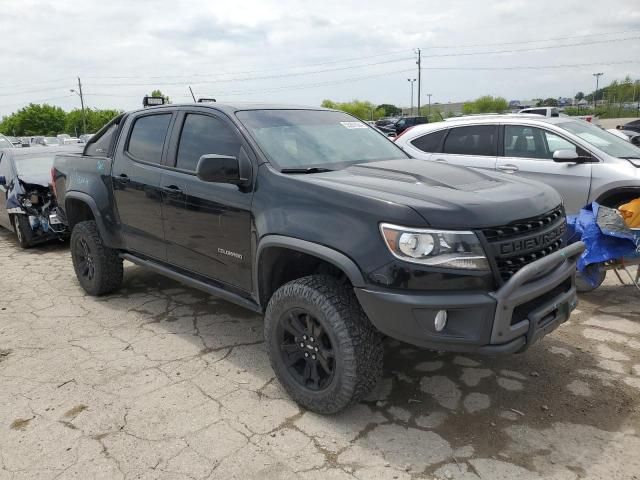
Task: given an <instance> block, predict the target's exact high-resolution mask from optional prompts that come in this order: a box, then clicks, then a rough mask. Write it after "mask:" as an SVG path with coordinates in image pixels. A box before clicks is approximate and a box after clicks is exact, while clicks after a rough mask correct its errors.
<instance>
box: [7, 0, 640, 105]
mask: <svg viewBox="0 0 640 480" xmlns="http://www.w3.org/2000/svg"><path fill="white" fill-rule="evenodd" d="M629 30H637V31H638V32H636V36H640V9H638V6H637V0H618V1H617V2H615V4H611V3H610V2H608V1H604V0H566V1H563V2H558V1H557V0H537V1H536V2H530V1H524V0H512V1H503V2H491V3H489V2H478V1H476V0H456V1H453V0H440V1H435V0H429V1H425V0H406V1H405V2H403V3H402V4H397V3H393V2H391V3H390V2H389V1H388V0H368V1H367V2H366V3H365V2H362V1H353V0H324V1H322V2H317V1H313V2H312V1H308V0H243V2H228V1H222V0H136V1H132V0H111V1H109V2H104V1H98V0H84V1H77V0H56V2H49V1H45V0H4V1H3V10H2V15H0V31H2V32H3V37H4V38H5V39H7V40H6V42H5V48H3V49H1V50H0V64H1V65H3V67H4V68H3V69H2V76H1V77H0V115H3V114H7V113H10V112H11V111H13V110H15V109H16V108H19V106H20V105H23V104H24V103H26V102H29V101H40V100H44V99H48V98H53V99H54V100H52V103H55V104H58V105H60V106H62V107H63V108H65V109H71V108H75V107H76V106H77V104H78V103H79V102H78V99H77V97H75V96H73V94H70V93H69V89H70V88H74V87H75V84H76V82H77V80H76V77H77V76H81V78H82V80H83V84H84V87H85V91H86V93H87V103H88V104H89V105H90V106H96V107H116V108H122V109H131V108H137V107H138V106H139V105H140V100H141V97H142V96H143V95H144V94H145V93H147V92H149V91H151V90H152V89H153V88H154V87H158V88H160V89H161V90H162V91H163V92H165V93H166V94H168V95H169V96H170V97H171V98H172V99H174V100H175V101H187V100H188V99H189V98H190V95H189V91H188V85H190V84H193V87H194V90H195V91H196V94H197V95H203V96H205V95H206V96H214V97H217V98H219V99H222V100H224V99H225V95H227V97H226V98H228V99H229V100H233V101H236V100H249V101H256V100H260V101H273V102H285V103H286V102H291V103H298V104H309V105H318V104H319V103H320V102H321V100H322V99H324V98H332V99H334V100H338V101H344V100H349V99H352V98H356V97H357V98H362V99H369V100H371V101H373V102H375V103H396V104H401V105H406V104H408V103H409V100H410V99H409V88H408V86H407V81H406V78H408V77H409V76H410V77H415V76H416V74H417V71H416V67H415V60H414V58H413V53H412V52H413V49H414V48H416V47H421V48H422V49H423V50H422V51H423V55H424V61H423V64H424V66H425V67H427V69H425V70H424V71H423V82H422V87H423V89H422V91H423V92H429V93H432V94H433V97H432V101H433V102H447V101H459V100H464V99H469V98H474V97H477V96H480V95H483V94H493V95H502V96H505V97H507V98H532V97H544V98H546V97H556V96H559V95H562V96H566V95H572V94H574V93H575V92H576V91H578V90H582V91H585V92H588V91H591V90H592V89H593V85H592V80H593V78H592V76H591V73H592V70H593V68H597V69H598V71H603V72H605V77H604V78H603V79H602V80H604V81H605V82H607V81H611V80H613V79H615V78H622V77H624V76H625V75H627V74H630V75H632V76H636V77H640V65H638V64H628V65H608V66H606V65H605V66H602V67H576V68H565V69H558V70H548V69H538V70H509V71H505V70H502V71H501V70H493V71H491V70H473V67H487V66H496V67H510V66H533V67H536V66H544V65H554V64H576V63H594V62H605V63H607V62H619V61H627V60H636V59H640V42H638V41H637V40H635V41H620V42H611V43H603V44H595V45H589V46H583V47H580V46H575V47H567V48H555V49H547V50H538V51H522V52H512V53H504V54H492V55H484V54H482V52H486V51H491V50H500V49H509V48H511V49H514V48H516V47H518V48H523V47H527V46H536V45H556V46H558V45H561V44H563V43H569V42H570V41H568V40H565V41H555V42H551V43H550V42H546V43H537V44H536V43H533V44H524V45H523V44H520V45H513V43H514V42H522V41H534V40H541V39H548V38H555V37H563V36H575V35H585V37H583V38H577V39H575V40H573V42H574V43H575V42H580V41H588V40H597V39H605V38H623V37H625V36H627V37H629V36H632V35H633V33H630V34H626V35H624V34H623V35H617V36H611V35H609V36H607V35H605V34H606V33H607V32H612V31H629ZM476 44H495V45H494V46H488V47H477V48H470V47H467V46H468V45H476ZM466 52H476V54H474V55H467V56H434V55H443V54H448V53H449V54H456V53H466ZM358 58H361V60H360V61H358V60H357V59H358ZM375 63H378V64H377V65H367V66H362V67H357V66H358V65H364V64H375ZM335 67H349V68H342V69H340V70H336V69H335ZM429 67H439V68H446V67H450V68H465V69H466V70H430V69H428V68H429ZM330 68H334V70H332V71H327V72H324V73H322V72H317V71H318V70H322V69H330ZM469 69H470V70H469ZM301 72H315V73H309V74H308V75H300V73H301ZM287 73H290V74H295V75H292V76H290V77H286V76H278V74H281V75H284V74H287ZM250 77H259V78H255V79H253V80H250V79H249V78H250ZM367 77H370V78H367ZM231 80H233V81H231ZM332 82H333V83H332ZM288 85H293V86H295V87H296V88H283V87H286V86H288ZM59 97H65V98H59Z"/></svg>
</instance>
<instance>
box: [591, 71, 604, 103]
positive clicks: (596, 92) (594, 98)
mask: <svg viewBox="0 0 640 480" xmlns="http://www.w3.org/2000/svg"><path fill="white" fill-rule="evenodd" d="M601 75H604V73H602V72H600V73H594V74H593V76H594V77H596V91H595V92H593V108H594V109H595V108H596V107H597V105H598V104H597V98H598V81H599V80H600V76H601Z"/></svg>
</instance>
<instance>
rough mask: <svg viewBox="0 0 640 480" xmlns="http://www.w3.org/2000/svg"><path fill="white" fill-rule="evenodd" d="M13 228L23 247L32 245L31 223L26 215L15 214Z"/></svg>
mask: <svg viewBox="0 0 640 480" xmlns="http://www.w3.org/2000/svg"><path fill="white" fill-rule="evenodd" d="M13 230H14V231H15V233H16V236H17V237H18V244H19V245H20V247H22V248H29V247H31V239H32V236H33V235H32V232H31V225H29V220H27V218H26V217H25V216H24V215H14V216H13Z"/></svg>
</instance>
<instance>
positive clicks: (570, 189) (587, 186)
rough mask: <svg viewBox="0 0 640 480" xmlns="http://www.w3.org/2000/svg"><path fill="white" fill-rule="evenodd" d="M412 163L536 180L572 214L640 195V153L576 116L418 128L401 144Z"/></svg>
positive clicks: (486, 119)
mask: <svg viewBox="0 0 640 480" xmlns="http://www.w3.org/2000/svg"><path fill="white" fill-rule="evenodd" d="M396 143H397V145H399V146H400V147H401V148H402V149H403V150H405V151H406V152H407V153H408V154H409V155H411V156H412V157H414V158H418V159H424V160H432V161H436V162H446V163H451V164H454V165H462V166H465V167H474V168H481V169H487V170H498V171H500V172H504V173H507V174H511V175H518V176H521V177H525V178H529V179H532V180H538V181H540V182H543V183H546V184H547V185H551V186H552V187H554V188H555V189H556V190H558V192H560V194H561V195H562V196H563V197H564V201H565V208H566V211H567V213H568V214H575V213H577V212H578V211H579V210H580V208H581V207H583V206H584V205H586V204H588V203H590V202H592V201H594V200H595V201H598V202H599V203H601V204H603V205H608V206H618V205H620V204H622V203H624V202H626V201H628V200H630V199H633V198H638V197H640V148H638V147H636V146H635V145H632V144H631V143H629V142H626V141H624V140H622V139H621V138H618V137H616V136H615V135H612V134H611V133H609V132H607V131H605V130H602V129H601V128H599V127H596V126H594V125H592V124H590V123H587V122H585V121H582V120H575V119H573V118H571V117H542V116H538V115H518V114H511V115H487V116H469V117H460V118H457V119H451V120H448V121H446V122H438V123H430V124H427V125H419V126H416V127H413V128H411V129H409V130H407V131H406V132H405V133H404V134H402V135H401V136H399V137H398V138H397V140H396Z"/></svg>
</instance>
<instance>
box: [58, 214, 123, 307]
mask: <svg viewBox="0 0 640 480" xmlns="http://www.w3.org/2000/svg"><path fill="white" fill-rule="evenodd" d="M83 242H84V243H83ZM83 245H86V247H87V248H88V252H89V253H90V255H91V258H92V266H93V275H92V276H91V277H89V276H88V275H87V274H86V265H85V264H83V256H82V254H81V253H80V252H81V251H83ZM70 247H71V259H72V261H73V268H74V270H75V272H76V276H77V277H78V282H80V285H81V286H82V288H84V290H85V291H86V292H87V293H88V294H89V295H93V296H96V297H97V296H100V295H106V294H108V293H112V292H114V291H116V290H118V289H119V288H120V286H121V285H122V276H123V267H122V259H121V258H120V257H119V255H118V251H117V250H114V249H112V248H108V247H106V246H105V245H104V244H103V243H102V238H101V237H100V233H99V231H98V226H97V225H96V222H95V221H93V220H91V221H86V222H80V223H78V224H77V225H75V226H74V227H73V231H72V232H71V243H70Z"/></svg>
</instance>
